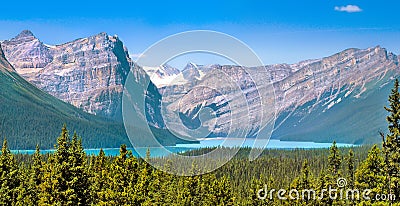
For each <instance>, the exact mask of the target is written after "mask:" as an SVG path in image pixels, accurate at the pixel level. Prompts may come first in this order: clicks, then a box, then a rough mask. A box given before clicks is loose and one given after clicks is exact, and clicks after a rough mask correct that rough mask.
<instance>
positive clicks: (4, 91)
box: [0, 49, 129, 149]
mask: <svg viewBox="0 0 400 206" xmlns="http://www.w3.org/2000/svg"><path fill="white" fill-rule="evenodd" d="M0 96H1V98H0V136H1V137H2V138H4V137H6V138H7V139H8V140H9V144H10V147H11V148H14V149H16V148H17V149H34V148H35V146H36V144H39V145H40V146H41V148H42V149H49V148H53V146H54V144H55V143H56V137H57V136H58V135H59V134H60V129H61V127H62V125H63V124H64V123H66V124H67V126H68V127H69V128H70V129H72V131H76V132H77V133H78V134H79V135H82V136H83V137H84V138H83V139H82V141H83V142H82V143H83V145H85V147H89V148H95V147H118V146H119V145H120V144H128V145H129V140H128V138H127V136H126V135H125V130H124V127H123V125H122V124H121V123H113V122H110V121H108V120H106V119H104V118H100V117H96V116H94V115H91V114H87V113H85V112H83V111H81V110H80V109H77V108H75V107H74V106H72V105H70V104H67V103H64V102H62V101H61V100H58V99H57V98H55V97H53V96H51V95H49V94H47V93H45V92H42V91H41V90H39V89H37V88H36V87H35V86H33V85H31V84H30V83H28V82H27V81H25V80H24V79H23V78H21V77H20V76H19V75H18V74H17V73H16V71H15V70H14V69H13V67H12V66H11V64H10V63H8V62H7V60H6V58H5V56H4V54H3V51H2V50H1V49H0Z"/></svg>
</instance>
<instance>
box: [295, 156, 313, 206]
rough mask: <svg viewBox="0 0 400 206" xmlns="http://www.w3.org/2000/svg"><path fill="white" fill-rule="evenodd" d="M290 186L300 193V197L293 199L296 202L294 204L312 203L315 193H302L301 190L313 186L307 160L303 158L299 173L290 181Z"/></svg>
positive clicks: (309, 188)
mask: <svg viewBox="0 0 400 206" xmlns="http://www.w3.org/2000/svg"><path fill="white" fill-rule="evenodd" d="M291 188H292V189H295V190H296V191H298V192H299V195H300V197H298V198H297V199H296V200H294V201H293V202H295V203H296V205H314V202H313V200H314V199H315V197H316V194H313V193H312V192H310V193H304V195H303V194H302V191H306V190H311V189H313V188H314V187H313V184H312V175H311V172H310V167H309V165H308V161H307V160H304V163H303V166H302V168H301V172H300V175H299V176H298V177H297V178H296V179H295V180H294V181H293V182H292V186H291Z"/></svg>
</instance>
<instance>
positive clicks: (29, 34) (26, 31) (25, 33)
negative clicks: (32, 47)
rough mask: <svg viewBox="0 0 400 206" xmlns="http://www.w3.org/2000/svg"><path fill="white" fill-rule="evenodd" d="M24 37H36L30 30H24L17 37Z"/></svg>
mask: <svg viewBox="0 0 400 206" xmlns="http://www.w3.org/2000/svg"><path fill="white" fill-rule="evenodd" d="M24 37H35V35H33V33H32V32H31V31H30V30H23V31H21V33H19V34H18V35H17V36H16V37H15V38H16V39H19V38H24Z"/></svg>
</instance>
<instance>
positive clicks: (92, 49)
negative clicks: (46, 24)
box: [2, 31, 133, 119]
mask: <svg viewBox="0 0 400 206" xmlns="http://www.w3.org/2000/svg"><path fill="white" fill-rule="evenodd" d="M2 48H3V49H4V53H5V56H6V58H7V59H8V60H9V61H10V63H11V64H12V65H13V66H14V67H15V68H16V70H17V72H18V73H19V74H20V75H22V76H23V77H24V78H25V79H27V80H28V81H30V82H31V83H33V84H34V85H36V86H37V87H38V88H40V89H42V90H43V91H46V92H48V93H50V94H51V95H53V96H55V97H57V98H59V99H61V100H63V101H65V102H68V103H71V104H72V105H74V106H76V107H78V108H82V109H83V110H84V111H86V112H89V113H92V114H98V115H103V116H106V117H110V118H113V119H120V118H121V93H122V89H123V84H124V81H125V78H126V75H127V74H128V72H129V70H130V68H131V67H132V65H133V64H132V62H131V60H130V58H129V56H128V52H127V50H126V49H125V48H124V46H123V44H122V42H121V41H120V40H119V39H118V37H114V36H109V35H107V34H106V33H100V34H98V35H95V36H91V37H88V38H82V39H77V40H75V41H72V42H68V43H65V44H61V45H56V46H47V45H45V44H43V43H42V42H40V41H39V40H38V39H37V38H36V37H34V36H33V34H32V33H31V32H29V31H23V32H22V33H21V34H19V35H18V36H16V37H15V38H13V39H11V40H9V41H4V43H3V44H2Z"/></svg>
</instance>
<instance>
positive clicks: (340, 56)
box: [155, 46, 400, 144]
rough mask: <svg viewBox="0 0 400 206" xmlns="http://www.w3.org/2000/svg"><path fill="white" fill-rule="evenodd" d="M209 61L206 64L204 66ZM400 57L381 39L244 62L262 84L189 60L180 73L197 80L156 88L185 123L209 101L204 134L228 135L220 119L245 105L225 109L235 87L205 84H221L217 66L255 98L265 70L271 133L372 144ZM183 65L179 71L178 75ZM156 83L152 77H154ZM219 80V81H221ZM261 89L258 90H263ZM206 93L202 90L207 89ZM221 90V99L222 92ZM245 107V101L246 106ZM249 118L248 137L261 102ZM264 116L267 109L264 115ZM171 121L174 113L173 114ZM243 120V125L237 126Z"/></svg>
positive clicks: (381, 127) (238, 71)
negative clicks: (274, 60) (304, 56)
mask: <svg viewBox="0 0 400 206" xmlns="http://www.w3.org/2000/svg"><path fill="white" fill-rule="evenodd" d="M209 68H211V66H210V67H209ZM399 69H400V67H399V57H398V56H396V55H395V54H393V53H391V52H388V51H387V50H386V49H384V48H381V47H379V46H377V47H374V48H368V49H347V50H345V51H342V52H339V53H337V54H335V55H332V56H329V57H325V58H321V59H315V60H306V61H302V62H299V63H296V64H276V65H268V66H265V67H254V68H246V69H245V71H247V72H250V73H252V74H254V75H251V76H252V77H254V79H253V80H254V82H256V83H259V84H260V85H258V86H257V85H255V84H253V85H251V84H250V85H249V84H248V83H249V82H250V83H251V82H252V81H253V80H250V79H249V78H248V77H246V75H245V72H242V70H243V68H242V67H239V66H229V65H224V66H214V67H213V69H208V70H207V69H204V68H203V69H202V71H203V74H202V75H199V69H198V68H197V67H196V66H194V65H188V66H187V67H186V69H185V70H187V71H188V72H186V73H187V74H190V75H184V76H185V77H188V76H194V77H196V80H195V81H192V82H191V83H187V84H185V86H182V84H174V82H173V81H172V82H171V83H170V84H169V85H167V86H163V87H160V88H159V90H160V93H162V94H163V101H166V103H165V104H166V105H168V109H169V110H172V111H175V112H178V113H180V114H181V116H180V118H181V120H182V121H186V124H187V125H190V124H194V125H195V126H194V127H196V126H198V124H199V122H198V121H193V120H196V119H198V118H199V116H198V114H199V109H200V108H205V107H209V108H212V109H213V110H214V112H215V113H216V114H217V117H216V118H214V119H212V120H208V121H206V122H205V124H208V125H210V124H212V122H213V121H216V125H215V128H214V129H213V128H209V129H210V132H211V133H210V136H224V135H226V134H227V132H226V131H228V128H229V127H227V126H226V125H229V124H231V122H230V121H231V120H229V118H228V117H227V116H228V115H227V114H229V115H232V114H235V113H243V112H245V111H243V108H241V107H239V108H238V109H234V110H233V109H231V108H229V104H231V103H232V101H233V100H234V98H233V99H232V96H235V95H237V94H239V93H240V92H239V91H232V92H230V93H229V92H227V93H226V94H225V95H221V93H218V92H217V91H212V90H210V89H207V88H204V85H213V84H214V85H216V86H219V87H221V88H222V91H224V90H226V88H224V87H223V86H222V85H221V84H220V85H218V84H216V83H215V82H218V81H221V80H220V79H221V78H223V77H221V76H220V75H215V71H216V70H218V71H222V72H223V73H225V74H228V77H229V78H232V79H235V80H237V83H238V84H239V85H241V90H242V91H243V92H244V93H245V94H246V98H247V97H248V96H249V97H250V98H248V99H247V100H251V101H249V102H254V101H258V100H257V95H256V93H257V92H260V91H257V89H256V86H257V87H258V88H263V86H268V85H269V84H270V82H269V81H268V79H265V78H264V79H263V77H265V76H266V75H264V74H266V73H267V74H269V75H270V79H271V80H272V82H273V86H274V93H275V95H274V96H273V95H272V94H265V92H266V91H262V92H264V94H265V96H266V97H267V98H266V99H269V98H274V99H275V107H276V110H277V114H276V115H277V119H276V122H275V129H274V132H273V134H272V138H277V139H281V140H302V141H316V142H331V141H332V140H337V141H339V142H344V143H359V144H361V143H372V142H377V141H379V137H378V135H377V134H378V131H386V126H385V125H386V122H385V115H386V112H385V111H384V109H383V106H384V105H387V96H388V94H389V92H390V88H391V86H392V85H393V80H394V78H395V77H397V76H398V75H399V72H400V70H399ZM184 72H185V71H182V72H181V74H182V75H183V73H184ZM155 84H157V83H155ZM219 87H217V88H219ZM262 92H261V93H262ZM205 94H207V95H205ZM222 97H224V98H222ZM246 108H247V107H246ZM249 111H250V112H249V113H250V114H253V115H250V120H251V121H253V122H254V126H252V128H250V129H249V130H247V131H248V132H247V134H246V136H248V137H252V136H254V135H255V134H257V130H258V129H259V128H258V127H259V124H257V123H256V122H257V119H258V118H259V117H258V115H257V113H259V112H260V111H261V110H260V107H255V106H253V107H249ZM264 117H265V116H264ZM174 121H175V120H174ZM243 125H245V126H243ZM243 127H247V126H246V124H237V125H232V126H230V128H231V129H233V130H244V129H245V128H243Z"/></svg>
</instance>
